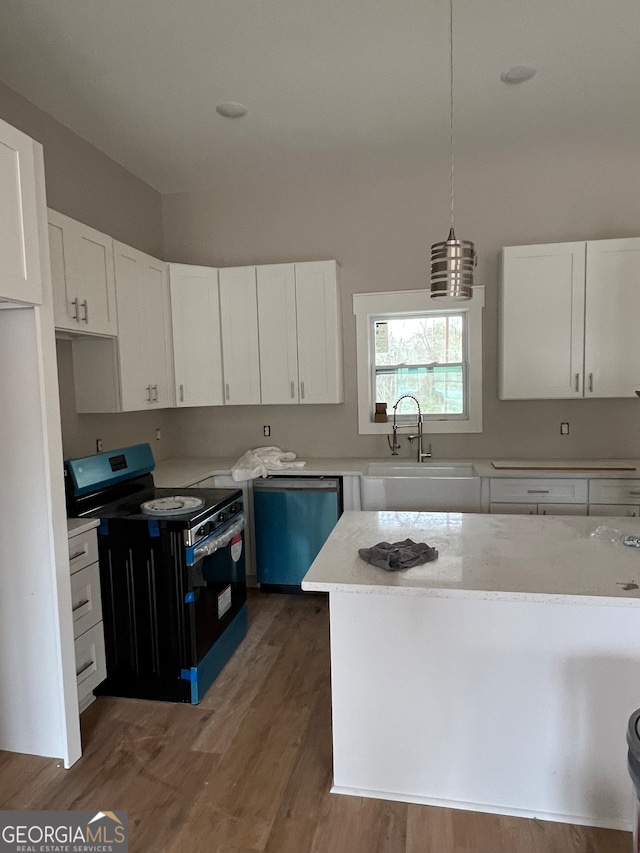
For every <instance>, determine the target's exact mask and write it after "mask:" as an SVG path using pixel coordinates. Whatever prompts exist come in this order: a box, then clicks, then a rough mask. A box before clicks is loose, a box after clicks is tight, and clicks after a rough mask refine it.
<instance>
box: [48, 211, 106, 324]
mask: <svg viewBox="0 0 640 853" xmlns="http://www.w3.org/2000/svg"><path fill="white" fill-rule="evenodd" d="M49 251H50V254H51V277H52V282H53V310H54V319H55V324H56V329H62V330H65V331H69V332H77V333H80V334H92V335H116V334H117V333H118V322H117V316H116V291H115V276H114V267H113V240H112V238H111V237H108V236H107V235H106V234H102V233H100V231H96V230H95V229H94V228H90V227H89V226H88V225H84V224H83V223H81V222H76V220H75V219H70V218H69V217H68V216H63V214H61V213H58V212H57V211H55V210H49Z"/></svg>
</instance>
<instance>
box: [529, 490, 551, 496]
mask: <svg viewBox="0 0 640 853" xmlns="http://www.w3.org/2000/svg"><path fill="white" fill-rule="evenodd" d="M527 494H528V495H548V494H549V489H527Z"/></svg>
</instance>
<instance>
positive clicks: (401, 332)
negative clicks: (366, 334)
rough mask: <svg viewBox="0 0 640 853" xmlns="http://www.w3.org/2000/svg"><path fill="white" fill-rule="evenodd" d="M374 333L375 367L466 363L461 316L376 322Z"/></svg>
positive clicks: (405, 318)
mask: <svg viewBox="0 0 640 853" xmlns="http://www.w3.org/2000/svg"><path fill="white" fill-rule="evenodd" d="M374 331H375V363H376V365H383V364H431V363H432V362H434V361H436V362H439V363H440V364H450V363H452V362H453V363H458V364H459V363H460V362H461V361H462V360H463V354H462V315H461V314H439V315H438V314H436V315H433V316H426V317H400V318H393V319H389V320H384V321H378V322H376V323H375V324H374Z"/></svg>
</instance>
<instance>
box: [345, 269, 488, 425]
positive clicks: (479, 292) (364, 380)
mask: <svg viewBox="0 0 640 853" xmlns="http://www.w3.org/2000/svg"><path fill="white" fill-rule="evenodd" d="M483 308H484V286H483V285H476V286H475V287H474V288H473V298H472V299H470V300H469V301H468V302H460V301H459V300H455V299H444V298H438V299H437V300H435V299H434V300H433V301H431V295H430V292H429V291H428V290H394V291H390V292H388V293H354V295H353V313H354V314H355V316H356V360H357V382H358V433H359V434H360V435H386V434H388V433H389V430H390V429H391V426H390V423H391V422H390V421H389V423H386V424H378V423H374V422H373V421H372V420H371V412H372V410H373V403H374V401H373V400H372V399H371V365H370V364H369V353H370V352H371V341H370V336H371V318H372V317H376V316H379V315H380V314H395V313H397V314H425V313H426V312H428V311H433V312H434V313H438V312H440V311H457V312H460V313H461V312H467V335H468V339H467V347H468V354H469V374H468V391H469V417H468V418H465V419H463V420H461V419H454V418H451V419H448V418H437V419H435V418H429V420H428V421H427V422H426V426H425V432H429V433H463V432H482V309H483Z"/></svg>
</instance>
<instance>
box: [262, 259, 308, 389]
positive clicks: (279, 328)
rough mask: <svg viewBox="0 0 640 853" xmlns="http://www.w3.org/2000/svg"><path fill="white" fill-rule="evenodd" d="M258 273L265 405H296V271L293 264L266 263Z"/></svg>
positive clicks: (297, 387)
mask: <svg viewBox="0 0 640 853" xmlns="http://www.w3.org/2000/svg"><path fill="white" fill-rule="evenodd" d="M256 273H257V285H258V329H259V337H260V387H261V390H262V402H263V403H297V402H298V400H299V385H298V337H297V334H298V333H297V328H298V323H297V319H296V275H295V268H294V265H293V264H265V265H264V266H259V267H257V270H256Z"/></svg>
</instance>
